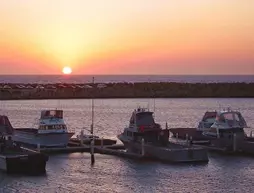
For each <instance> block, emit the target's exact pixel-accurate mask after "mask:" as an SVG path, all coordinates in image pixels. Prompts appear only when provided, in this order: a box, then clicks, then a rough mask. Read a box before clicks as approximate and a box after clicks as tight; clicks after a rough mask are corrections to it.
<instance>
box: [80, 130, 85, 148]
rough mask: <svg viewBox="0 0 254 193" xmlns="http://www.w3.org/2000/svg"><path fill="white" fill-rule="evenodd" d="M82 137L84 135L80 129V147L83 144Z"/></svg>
mask: <svg viewBox="0 0 254 193" xmlns="http://www.w3.org/2000/svg"><path fill="white" fill-rule="evenodd" d="M83 137H84V131H83V130H81V131H80V146H81V147H82V146H83V145H84V141H83V140H84V139H83Z"/></svg>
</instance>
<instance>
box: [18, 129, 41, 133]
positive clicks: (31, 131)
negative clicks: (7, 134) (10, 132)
mask: <svg viewBox="0 0 254 193" xmlns="http://www.w3.org/2000/svg"><path fill="white" fill-rule="evenodd" d="M14 130H15V131H23V132H29V133H34V134H36V133H38V129H35V128H15V129H14Z"/></svg>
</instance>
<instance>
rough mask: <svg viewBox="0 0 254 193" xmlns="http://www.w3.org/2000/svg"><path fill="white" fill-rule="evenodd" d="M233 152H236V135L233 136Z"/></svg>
mask: <svg viewBox="0 0 254 193" xmlns="http://www.w3.org/2000/svg"><path fill="white" fill-rule="evenodd" d="M233 151H234V152H235V151H236V133H234V135H233Z"/></svg>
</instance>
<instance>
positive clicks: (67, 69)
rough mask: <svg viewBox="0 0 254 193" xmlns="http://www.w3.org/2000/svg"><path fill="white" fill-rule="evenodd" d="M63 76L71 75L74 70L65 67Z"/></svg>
mask: <svg viewBox="0 0 254 193" xmlns="http://www.w3.org/2000/svg"><path fill="white" fill-rule="evenodd" d="M62 72H63V74H71V73H72V69H71V68H70V67H68V66H66V67H64V68H63V70H62Z"/></svg>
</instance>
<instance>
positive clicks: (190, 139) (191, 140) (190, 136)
mask: <svg viewBox="0 0 254 193" xmlns="http://www.w3.org/2000/svg"><path fill="white" fill-rule="evenodd" d="M189 145H190V146H191V145H192V136H190V143H189Z"/></svg>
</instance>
